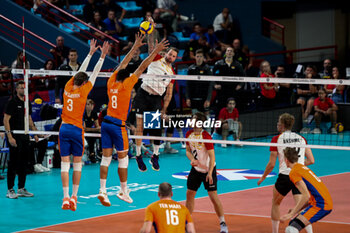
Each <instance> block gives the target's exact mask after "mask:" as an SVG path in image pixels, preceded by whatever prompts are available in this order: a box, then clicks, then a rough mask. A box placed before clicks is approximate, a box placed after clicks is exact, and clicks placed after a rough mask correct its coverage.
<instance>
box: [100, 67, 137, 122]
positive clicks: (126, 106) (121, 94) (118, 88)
mask: <svg viewBox="0 0 350 233" xmlns="http://www.w3.org/2000/svg"><path fill="white" fill-rule="evenodd" d="M117 73H118V72H114V73H113V74H112V76H111V77H110V78H109V79H108V82H107V93H108V98H109V102H108V109H107V116H111V117H114V118H116V119H119V120H121V121H123V122H125V121H126V120H127V118H128V114H129V111H130V107H131V91H132V89H133V88H134V85H135V84H136V83H137V81H138V78H137V77H136V76H135V75H134V74H132V75H131V76H130V77H128V78H126V79H125V80H124V81H123V82H116V80H117Z"/></svg>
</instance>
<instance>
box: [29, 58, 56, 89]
mask: <svg viewBox="0 0 350 233" xmlns="http://www.w3.org/2000/svg"><path fill="white" fill-rule="evenodd" d="M55 69H56V68H55V62H54V60H52V59H48V60H47V61H46V62H45V64H44V67H43V68H40V70H55ZM37 77H45V78H39V79H33V80H31V81H30V84H29V90H31V91H34V92H35V91H46V90H52V89H54V87H55V79H54V78H53V77H54V76H50V75H37Z"/></svg>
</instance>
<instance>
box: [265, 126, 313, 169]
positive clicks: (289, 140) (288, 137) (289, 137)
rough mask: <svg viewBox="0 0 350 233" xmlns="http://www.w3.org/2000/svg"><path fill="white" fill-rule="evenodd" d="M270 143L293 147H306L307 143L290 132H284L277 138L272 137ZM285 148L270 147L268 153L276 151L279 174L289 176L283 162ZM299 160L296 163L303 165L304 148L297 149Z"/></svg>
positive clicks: (301, 137)
mask: <svg viewBox="0 0 350 233" xmlns="http://www.w3.org/2000/svg"><path fill="white" fill-rule="evenodd" d="M271 142H272V143H281V144H295V145H306V144H307V141H306V139H305V138H304V137H303V136H300V135H299V134H297V133H294V132H291V131H285V132H283V133H281V134H279V135H277V136H274V137H273V138H272V140H271ZM285 148H286V147H285V146H277V147H276V146H271V147H270V151H277V156H278V161H279V173H281V174H284V175H289V172H290V168H288V167H287V165H286V162H285V161H284V152H283V150H284V149H285ZM298 151H299V153H298V154H299V159H298V163H300V164H303V165H304V163H305V147H299V148H298Z"/></svg>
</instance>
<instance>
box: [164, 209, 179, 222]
mask: <svg viewBox="0 0 350 233" xmlns="http://www.w3.org/2000/svg"><path fill="white" fill-rule="evenodd" d="M165 214H166V223H167V224H168V225H170V224H171V225H178V224H179V216H178V214H177V210H166V211H165Z"/></svg>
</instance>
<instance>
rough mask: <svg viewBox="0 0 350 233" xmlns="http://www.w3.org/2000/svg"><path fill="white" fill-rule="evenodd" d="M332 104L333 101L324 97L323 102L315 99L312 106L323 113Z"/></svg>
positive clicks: (318, 98)
mask: <svg viewBox="0 0 350 233" xmlns="http://www.w3.org/2000/svg"><path fill="white" fill-rule="evenodd" d="M333 104H334V101H333V100H332V99H331V98H328V97H325V99H324V101H322V100H321V99H320V97H317V98H316V99H315V101H314V106H317V107H318V108H319V109H321V110H323V111H327V110H328V109H329V108H331V107H332V106H333Z"/></svg>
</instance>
